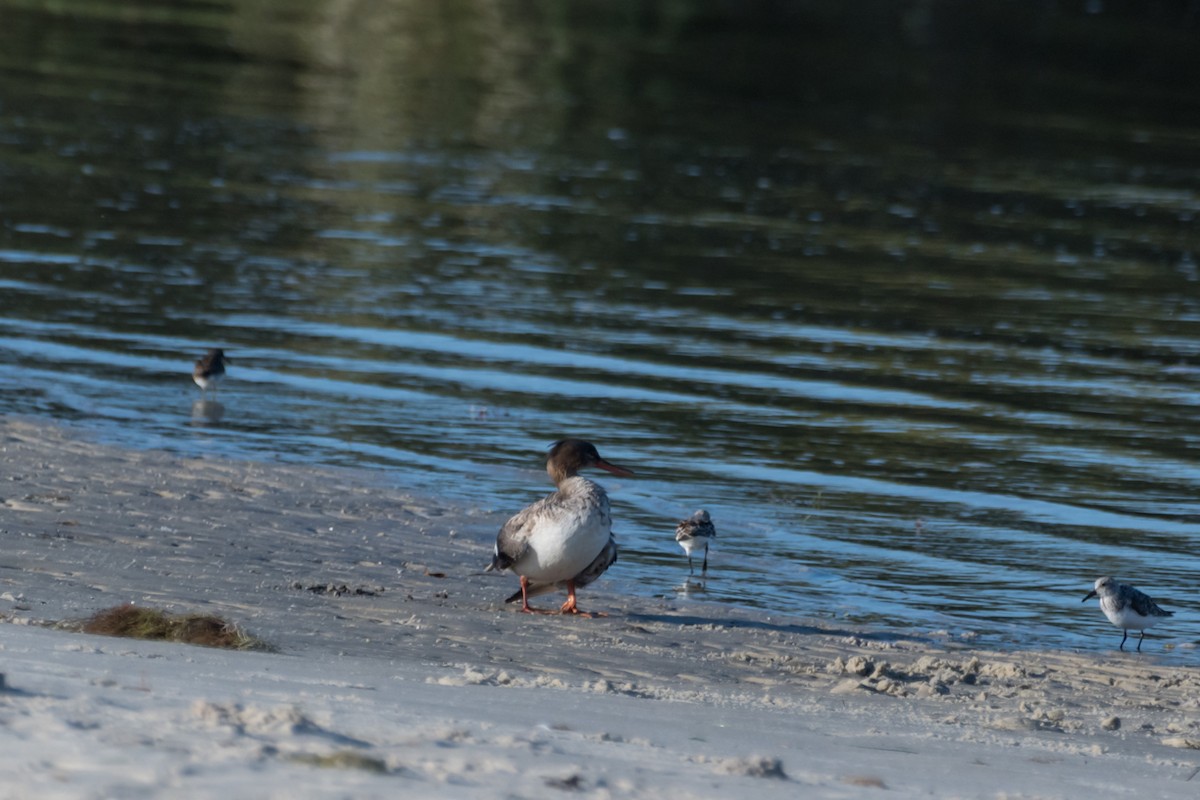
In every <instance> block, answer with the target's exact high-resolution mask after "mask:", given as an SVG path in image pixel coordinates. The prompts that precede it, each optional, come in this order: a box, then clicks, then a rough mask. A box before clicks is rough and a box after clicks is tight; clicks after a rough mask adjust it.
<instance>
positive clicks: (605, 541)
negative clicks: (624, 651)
mask: <svg viewBox="0 0 1200 800" xmlns="http://www.w3.org/2000/svg"><path fill="white" fill-rule="evenodd" d="M588 467H597V468H599V469H602V470H606V471H608V472H611V473H612V474H614V475H620V476H629V475H632V474H633V472H632V471H631V470H628V469H625V468H624V467H619V466H617V465H616V464H610V463H609V462H607V461H605V460H604V459H603V458H601V457H600V454H599V453H598V452H597V451H596V448H595V447H594V446H593V445H592V444H591V443H590V442H585V441H583V440H582V439H563V440H562V441H560V442H555V443H554V445H553V446H552V447H551V448H550V453H549V455H548V456H547V457H546V472H548V473H549V474H550V478H551V480H553V481H554V484H555V486H557V487H558V489H557V491H555V492H554V493H553V494H550V495H547V496H546V497H543V498H542V499H541V500H538V501H537V502H536V503H534V504H533V505H531V506H527V507H526V508H524V509H522V510H521V511H519V512H518V513H517V514H516V515H514V516H513V517H512V518H511V519H510V520H508V522H505V523H504V525H503V526H502V527H501V528H500V533H499V535H498V536H497V537H496V549H495V554H494V556H493V557H492V563H491V564H490V565H488V567H487V571H488V572H490V571H492V570H504V569H511V570H512V571H513V572H515V573H516V574H517V575H519V576H520V578H521V590H520V591H518V592H516V593H515V594H513V595H512V596H511V597H509V598H508V599H507V600H506V601H505V602H508V603H513V602H516V601H517V600H520V601H521V610H522V611H524V612H526V613H550V612H544V611H541V610H539V609H535V608H532V607H530V605H529V598H530V597H535V596H537V595H539V594H545V593H547V592H552V591H554V590H555V589H558V588H564V587H565V588H566V590H567V601H566V602H565V603H563V604H562V607H561V608H560V609H559V611H560V612H561V613H563V614H580V615H582V616H591V615H590V614H585V613H584V612H582V611H580V610H579V607H578V606H577V605H576V601H575V590H576V589H578V588H580V587H582V586H587V585H588V584H589V583H591V582H592V581H594V580H596V579H597V578H599V577H600V576H601V575H603V574H604V571H605V570H606V569H608V568H609V567H610V566H612V565H613V563H614V562H615V561H616V560H617V542H616V540H615V539H614V538H613V535H612V515H611V514H610V512H609V506H608V494H607V493H605V491H604V488H603V487H602V486H600V484H598V483H596V482H594V481H591V480H589V479H587V478H584V477H582V476H581V475H580V474H579V471H580V470H581V469H586V468H588Z"/></svg>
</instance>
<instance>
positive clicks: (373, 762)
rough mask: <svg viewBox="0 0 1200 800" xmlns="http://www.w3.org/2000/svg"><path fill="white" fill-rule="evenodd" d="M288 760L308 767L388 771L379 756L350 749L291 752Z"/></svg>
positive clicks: (380, 772) (381, 772) (376, 771)
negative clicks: (325, 752)
mask: <svg viewBox="0 0 1200 800" xmlns="http://www.w3.org/2000/svg"><path fill="white" fill-rule="evenodd" d="M286 758H287V759H288V760H289V761H294V762H296V763H297V764H307V765H309V766H310V767H323V768H326V769H360V770H363V771H364V772H374V773H377V774H380V775H383V774H386V773H387V772H388V767H387V763H386V762H384V760H383V759H381V758H374V757H372V756H366V755H363V754H362V753H355V752H354V751H352V750H338V751H336V752H333V753H328V754H326V755H317V754H316V753H293V754H291V755H289V756H286Z"/></svg>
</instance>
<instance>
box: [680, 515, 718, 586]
mask: <svg viewBox="0 0 1200 800" xmlns="http://www.w3.org/2000/svg"><path fill="white" fill-rule="evenodd" d="M715 538H717V529H716V528H715V527H713V524H712V518H711V517H709V516H708V512H707V511H705V510H704V509H700V510H699V511H697V512H696V513H695V514H692V515H691V516H690V517H688V518H687V519H685V520H683V521H682V522H680V523H679V524H678V525H677V526H675V541H677V542H679V546H680V547H682V548H683V552H685V553H687V557H688V574H689V575H695V574H696V570H695V568H694V567H693V566H692V551H693V550H695V549H696V548H697V547H703V548H704V566H702V567H701V568H700V572H701V574H703V575H707V574H708V543H709V541H711V540H712V539H715Z"/></svg>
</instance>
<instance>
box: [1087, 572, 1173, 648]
mask: <svg viewBox="0 0 1200 800" xmlns="http://www.w3.org/2000/svg"><path fill="white" fill-rule="evenodd" d="M1096 596H1099V597H1100V610H1101V611H1103V612H1104V616H1106V617H1108V621H1109V622H1111V623H1112V624H1113V625H1116V626H1117V627H1118V628H1121V629H1122V631H1123V632H1124V634H1125V635H1124V636H1122V637H1121V646H1120V649H1121V650H1124V649H1125V640H1126V639H1128V638H1129V631H1130V629H1133V630H1140V631H1141V632H1142V635H1141V637H1140V638H1139V639H1138V646H1137V650H1138V652H1139V653H1140V652H1142V639H1145V638H1146V628H1149V627H1151V626H1153V625H1157V624H1158V623H1160V622H1162V621H1163V620H1164V619H1165V618H1167V617H1170V616H1173V615H1174V614H1175V612H1174V611H1163V610H1162V609H1161V608H1159V607H1158V604H1157V603H1155V602H1154V600H1153V599H1152V598H1151V597H1150V595H1148V594H1146V593H1145V592H1139V591H1138V590H1137V589H1135V588H1133V587H1132V586H1126V585H1125V584H1123V583H1117V582H1116V581H1115V580H1113V579H1112V578H1109V577H1107V576H1106V577H1103V578H1100V579H1098V580H1097V581H1096V588H1094V589H1092V590H1091V591H1090V592H1088V594H1087V597H1085V598H1083V602H1085V603H1086V602H1087V601H1088V600H1091V599H1092V598H1093V597H1096Z"/></svg>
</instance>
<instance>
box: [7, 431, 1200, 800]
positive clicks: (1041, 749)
mask: <svg viewBox="0 0 1200 800" xmlns="http://www.w3.org/2000/svg"><path fill="white" fill-rule="evenodd" d="M0 450H2V452H3V465H4V467H3V472H2V474H0V541H2V542H3V548H2V549H0V617H2V620H3V622H4V623H6V624H4V625H3V626H2V627H0V671H2V672H3V673H4V679H5V689H4V691H3V693H0V745H2V746H0V775H3V776H4V779H3V781H0V798H5V799H7V798H26V797H38V798H59V797H62V798H77V797H87V798H93V797H94V798H110V797H121V798H136V797H189V798H192V797H195V798H207V797H214V798H215V797H220V798H223V800H228V799H229V798H242V797H245V798H261V797H279V798H284V797H288V798H294V797H354V798H367V797H381V798H382V797H397V796H413V797H416V796H421V797H445V798H464V797H472V798H473V797H480V798H509V797H568V796H578V797H597V798H602V797H653V798H686V797H713V798H716V797H722V798H728V797H750V796H754V797H756V798H774V797H780V798H783V797H789V798H790V797H864V796H873V795H875V794H880V796H888V797H891V796H902V797H908V796H913V797H915V796H925V797H927V796H934V797H1064V798H1071V797H1133V796H1137V797H1139V798H1145V797H1181V798H1183V797H1187V798H1194V797H1196V796H1197V793H1198V792H1200V671H1198V670H1197V669H1195V668H1192V667H1186V666H1184V667H1179V666H1167V665H1164V664H1162V663H1160V662H1158V661H1156V657H1155V653H1154V647H1153V646H1152V645H1151V643H1152V642H1153V638H1152V636H1153V635H1151V638H1148V639H1147V645H1146V650H1147V652H1145V653H1143V654H1141V655H1138V654H1136V653H1132V652H1126V653H1121V652H1117V651H1116V649H1115V645H1116V643H1117V642H1118V641H1119V635H1118V633H1119V632H1117V631H1116V629H1110V628H1105V629H1103V634H1104V635H1106V636H1110V637H1111V638H1112V644H1113V648H1114V649H1113V650H1111V651H1104V652H1100V653H1072V652H1063V651H1053V652H1034V651H1014V652H992V651H986V650H979V649H972V647H971V646H970V645H969V643H961V644H960V643H951V642H946V641H936V640H918V639H914V638H912V637H908V636H903V635H899V634H896V633H894V632H889V631H886V630H849V629H838V628H836V627H834V626H830V625H828V624H825V623H818V622H815V621H812V620H806V619H796V618H786V617H781V616H776V615H768V614H765V613H764V614H752V613H750V612H743V611H736V610H729V609H724V608H720V607H714V606H712V605H706V604H702V603H696V602H691V601H689V600H687V599H686V598H679V599H671V600H648V599H645V598H633V597H626V596H621V595H618V594H615V593H614V592H613V589H612V586H611V583H610V582H608V581H606V580H601V581H599V582H598V583H596V584H594V585H593V586H590V587H588V588H587V589H586V590H584V591H583V592H581V594H580V604H581V606H582V607H584V608H585V609H588V610H594V611H604V612H607V614H608V616H607V617H602V618H597V619H576V618H565V617H559V616H546V617H533V616H528V615H523V614H520V613H518V612H517V609H516V608H515V607H514V606H504V605H503V603H502V600H503V598H504V597H505V596H507V595H508V594H509V593H510V592H511V591H512V590H513V589H514V588H515V585H516V580H515V578H513V576H511V575H492V574H484V573H483V569H482V568H483V566H484V565H485V564H486V563H487V560H488V557H489V554H490V549H491V545H492V542H493V540H494V536H495V532H496V530H497V528H498V526H499V524H500V523H501V522H502V521H503V519H504V518H505V517H506V516H507V514H508V513H511V512H512V511H514V510H516V509H517V508H519V507H520V506H521V505H523V504H525V503H526V502H529V501H530V500H531V499H533V498H532V497H520V498H513V503H512V507H511V508H508V509H471V508H455V507H452V506H451V505H450V504H447V503H439V502H438V501H437V500H436V499H430V498H419V497H415V496H412V495H410V494H407V493H405V492H404V491H403V489H402V488H397V487H395V486H393V485H391V484H390V483H389V482H388V480H387V476H386V475H385V474H383V473H379V472H370V471H365V470H363V471H356V470H334V469H317V468H311V467H299V466H293V465H285V464H264V463H250V462H235V461H228V460H222V459H218V458H182V457H179V456H176V455H173V454H169V453H163V452H145V451H135V450H125V449H121V448H116V447H111V446H107V445H102V444H97V443H95V442H93V441H90V440H89V439H88V438H87V437H86V436H83V435H81V434H79V433H78V432H76V431H74V430H72V429H70V428H68V427H62V426H56V425H52V424H49V423H45V422H42V421H38V420H33V419H28V418H5V419H0ZM615 501H616V507H617V514H619V513H620V512H619V497H618V498H615ZM681 558H682V556H681ZM619 569H620V564H619V563H618V565H617V566H616V567H614V570H619ZM1086 588H1087V587H1086V586H1084V587H1082V588H1081V597H1082V593H1083V592H1084V591H1086ZM541 600H542V604H543V605H547V606H548V605H549V604H550V603H557V602H559V601H560V600H559V599H558V598H541ZM122 603H135V604H138V605H146V606H152V607H155V608H161V609H164V610H167V611H172V612H179V613H184V612H203V613H212V614H217V615H220V616H222V617H224V618H226V619H228V620H230V621H231V622H234V623H236V624H237V625H239V626H241V627H243V628H244V629H245V630H246V631H248V632H249V633H250V634H252V635H253V636H255V637H257V638H259V639H261V640H263V641H264V642H266V643H268V644H270V645H271V646H272V650H271V651H269V652H245V651H227V650H216V649H211V648H203V647H195V646H188V645H179V644H166V643H159V642H142V641H133V640H129V639H120V638H111V637H101V636H92V635H85V634H81V633H75V632H71V631H68V630H62V629H58V628H55V627H53V623H58V622H62V621H69V620H79V619H82V618H86V617H88V616H90V615H91V614H93V613H94V612H96V611H99V610H101V609H104V608H108V607H111V606H114V605H119V604H122ZM1088 613H1093V614H1096V615H1097V616H1098V615H1099V612H1098V610H1096V609H1095V608H1090V609H1089V611H1088Z"/></svg>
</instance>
